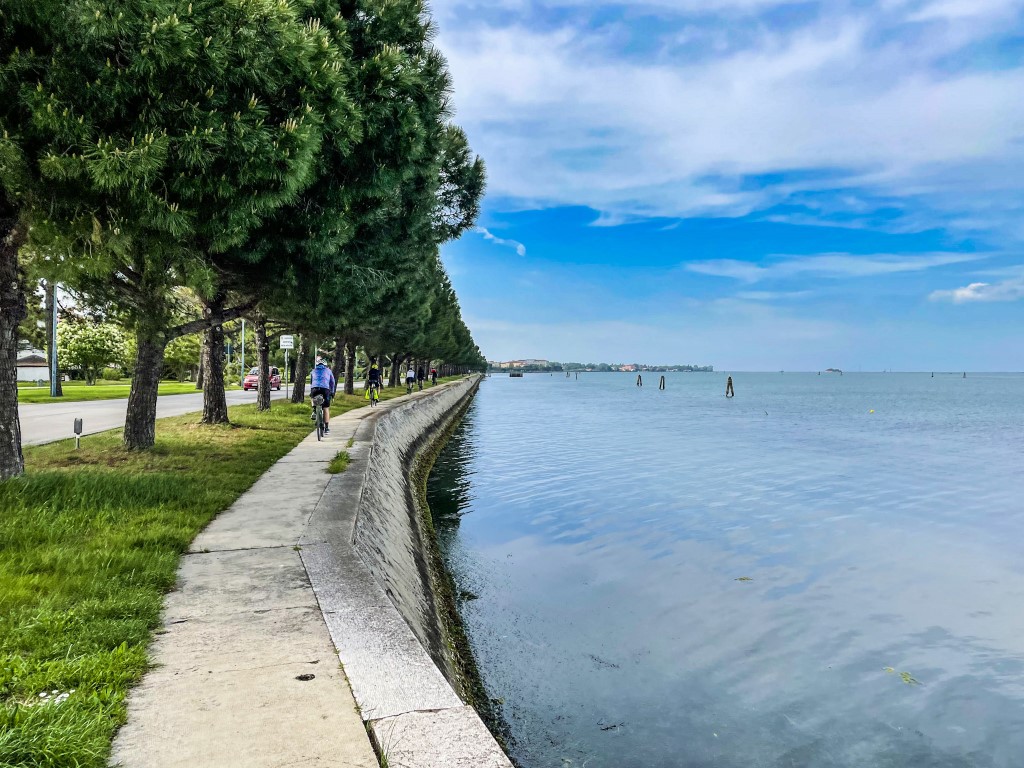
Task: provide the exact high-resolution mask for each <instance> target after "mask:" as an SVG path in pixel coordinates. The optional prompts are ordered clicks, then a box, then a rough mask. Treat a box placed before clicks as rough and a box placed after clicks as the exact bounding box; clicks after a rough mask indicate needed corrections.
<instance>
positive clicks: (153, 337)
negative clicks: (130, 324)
mask: <svg viewBox="0 0 1024 768" xmlns="http://www.w3.org/2000/svg"><path fill="white" fill-rule="evenodd" d="M135 340H136V343H137V345H138V349H137V350H136V352H135V371H134V372H133V374H132V389H131V393H130V394H129V395H128V413H127V414H125V418H124V438H123V440H122V442H123V443H124V447H125V448H128V449H129V450H132V451H142V450H145V449H147V448H152V447H153V444H154V443H155V442H156V400H157V395H158V394H159V392H160V372H161V371H162V370H163V367H164V350H165V349H166V347H167V342H166V340H165V339H164V338H163V336H162V334H160V333H159V332H156V333H154V332H153V331H152V330H150V329H142V328H140V329H138V330H137V331H136V333H135Z"/></svg>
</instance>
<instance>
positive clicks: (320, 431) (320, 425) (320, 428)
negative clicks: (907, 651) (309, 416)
mask: <svg viewBox="0 0 1024 768" xmlns="http://www.w3.org/2000/svg"><path fill="white" fill-rule="evenodd" d="M316 439H317V440H318V441H319V440H323V439H324V409H323V408H317V409H316Z"/></svg>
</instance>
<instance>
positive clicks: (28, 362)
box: [17, 349, 50, 382]
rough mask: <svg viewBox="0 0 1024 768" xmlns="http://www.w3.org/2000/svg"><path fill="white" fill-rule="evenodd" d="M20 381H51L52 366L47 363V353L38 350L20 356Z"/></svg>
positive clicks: (30, 350)
mask: <svg viewBox="0 0 1024 768" xmlns="http://www.w3.org/2000/svg"><path fill="white" fill-rule="evenodd" d="M17 367H18V381H46V382H48V381H49V380H50V365H49V363H47V362H46V353H45V352H41V351H39V350H38V349H29V350H26V351H25V352H22V353H21V354H20V355H18V363H17Z"/></svg>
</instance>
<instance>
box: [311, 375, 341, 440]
mask: <svg viewBox="0 0 1024 768" xmlns="http://www.w3.org/2000/svg"><path fill="white" fill-rule="evenodd" d="M309 384H310V388H309V398H310V400H312V399H313V398H314V397H316V396H317V395H320V396H321V397H323V399H324V434H325V435H326V434H329V433H330V431H331V400H333V399H334V393H335V392H336V391H337V389H338V382H337V380H336V379H335V378H334V373H333V371H331V369H330V368H328V367H327V363H326V361H324V359H323V358H322V357H320V356H317V358H316V366H315V367H314V368H313V372H312V374H311V376H310V381H309ZM314 418H315V417H314Z"/></svg>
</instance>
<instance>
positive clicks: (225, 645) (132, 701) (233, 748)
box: [111, 401, 398, 768]
mask: <svg viewBox="0 0 1024 768" xmlns="http://www.w3.org/2000/svg"><path fill="white" fill-rule="evenodd" d="M392 402H398V401H392ZM368 411H369V409H368V408H360V409H357V410H355V411H351V412H349V413H348V414H345V415H342V416H338V417H336V418H334V419H332V420H331V435H330V436H329V437H327V438H326V439H325V440H324V441H323V442H317V439H316V435H315V434H311V435H310V437H309V438H307V439H306V440H305V441H303V442H302V443H300V444H299V445H298V446H297V447H296V448H295V449H294V450H293V451H292V452H291V453H289V454H288V455H287V456H285V457H284V458H283V459H282V460H281V461H280V462H278V463H277V464H275V465H274V466H273V467H272V468H271V469H270V470H269V471H268V472H267V473H266V474H265V475H264V476H263V477H262V478H261V479H260V480H259V481H258V482H257V483H256V484H255V485H254V486H253V487H252V489H250V490H249V491H248V492H247V493H245V494H243V495H242V496H241V497H240V498H239V499H238V500H237V501H236V502H235V504H234V505H233V506H232V507H231V508H230V509H228V510H227V511H226V512H224V513H223V514H222V515H220V517H218V518H217V519H216V520H215V521H214V522H213V523H211V525H210V526H209V527H208V528H207V529H206V530H205V531H204V532H203V533H201V534H200V535H199V537H198V538H197V539H196V540H195V541H194V542H193V544H192V547H191V549H190V551H189V553H188V554H186V555H185V556H184V557H183V558H182V564H181V566H180V568H179V572H178V587H177V589H176V590H175V591H174V592H172V593H171V594H170V595H168V597H167V599H166V601H165V606H164V616H163V625H164V629H163V630H161V631H160V632H159V633H158V636H157V637H156V639H155V640H154V642H153V645H152V646H151V651H150V652H151V659H152V661H153V669H152V670H151V671H150V672H149V673H147V674H146V676H145V677H144V678H143V681H142V683H141V684H140V685H139V686H138V687H137V688H136V689H134V691H133V692H132V693H131V695H130V697H129V701H128V722H127V724H126V725H125V726H124V727H123V728H122V729H121V731H120V732H119V733H118V736H117V739H116V740H115V743H114V750H113V755H112V757H111V764H112V765H120V766H124V768H186V766H187V767H188V768H200V767H202V766H211V767H212V766H215V767H216V768H271V767H274V768H278V767H279V768H285V766H338V767H339V768H341V767H342V766H344V768H377V765H378V764H377V759H376V756H375V755H374V753H373V749H372V748H371V746H370V742H369V738H368V736H367V734H366V730H365V728H364V726H363V721H362V718H361V717H360V715H359V713H358V711H357V709H356V704H355V700H354V699H353V697H352V693H351V690H350V689H349V686H348V682H347V680H346V677H345V674H344V672H343V671H342V669H341V668H340V665H339V663H338V655H337V651H336V650H335V647H334V645H333V643H332V641H331V637H330V634H329V633H328V630H327V626H326V624H325V623H324V618H323V614H322V613H321V610H320V606H319V604H318V602H317V598H316V596H315V595H314V593H313V590H312V588H311V586H310V583H309V579H308V577H307V575H306V570H305V568H304V566H303V563H302V560H301V558H300V553H299V548H298V546H297V544H298V542H299V540H300V538H301V537H302V535H303V532H304V531H305V529H306V525H307V522H308V521H309V519H310V517H311V516H312V514H313V512H314V510H315V509H316V507H317V504H318V503H319V502H320V500H321V497H322V496H323V495H324V492H325V490H326V488H327V485H328V483H329V481H330V479H331V477H332V476H331V475H329V474H327V473H326V472H325V471H324V470H325V468H326V466H327V464H328V462H329V461H330V460H331V459H332V458H334V456H335V455H336V454H337V453H338V452H339V451H341V450H344V449H345V447H346V444H347V442H348V439H349V438H350V437H353V436H354V435H355V433H356V430H357V428H358V426H359V423H360V421H361V420H362V419H363V418H364V417H365V416H366V415H368V413H367V412H368Z"/></svg>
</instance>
